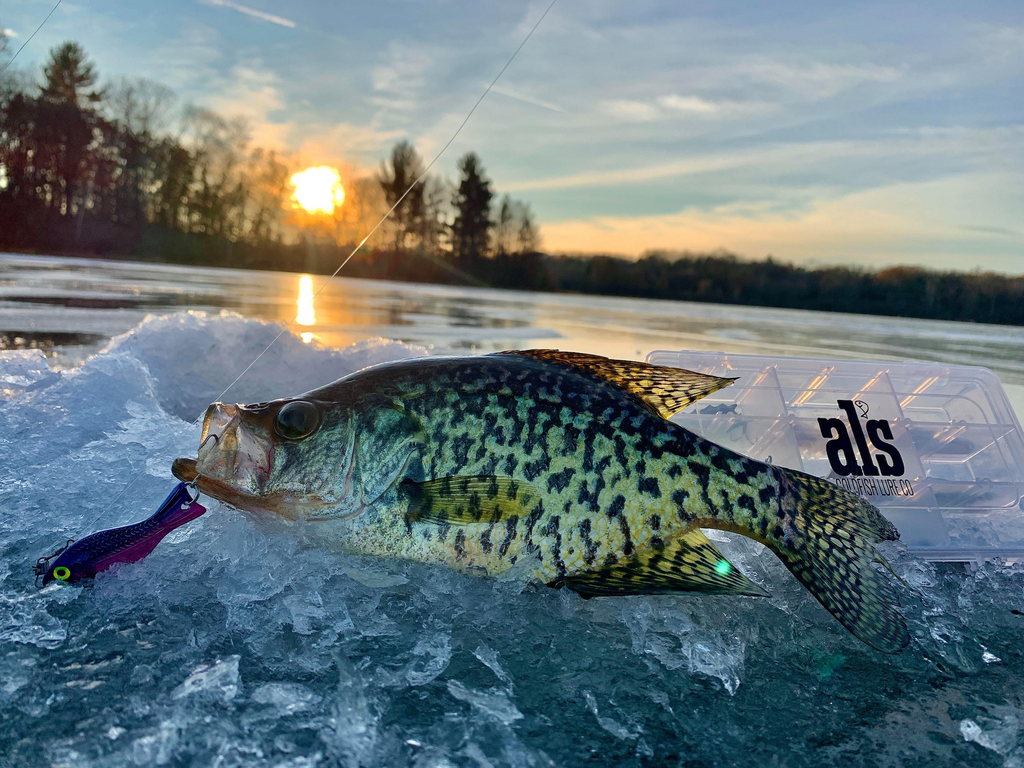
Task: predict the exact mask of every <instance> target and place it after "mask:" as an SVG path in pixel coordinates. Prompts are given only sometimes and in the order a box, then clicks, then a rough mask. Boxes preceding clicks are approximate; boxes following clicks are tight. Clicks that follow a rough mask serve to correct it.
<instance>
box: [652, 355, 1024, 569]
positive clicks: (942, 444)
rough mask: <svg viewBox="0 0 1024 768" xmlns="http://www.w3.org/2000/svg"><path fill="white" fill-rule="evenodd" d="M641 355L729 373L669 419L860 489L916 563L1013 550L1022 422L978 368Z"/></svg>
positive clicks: (1018, 548)
mask: <svg viewBox="0 0 1024 768" xmlns="http://www.w3.org/2000/svg"><path fill="white" fill-rule="evenodd" d="M647 362H649V363H653V364H655V365H669V366H673V367H677V368H686V369H689V370H693V371H699V372H701V373H708V374H713V375H715V376H729V377H739V378H738V380H737V381H736V382H735V383H733V384H732V385H731V386H729V387H726V388H725V389H721V390H719V391H718V392H714V393H712V394H711V395H708V396H707V397H704V398H702V399H701V400H699V401H697V402H696V403H694V404H692V405H690V406H688V407H687V408H685V409H684V410H683V411H682V412H681V413H679V414H677V415H676V416H674V417H673V418H672V421H674V422H676V423H678V424H680V425H682V426H684V427H686V428H687V429H690V430H692V431H694V432H696V433H698V434H700V435H701V436H703V437H705V438H707V439H708V440H712V441H714V442H716V443H718V444H719V445H723V446H725V447H727V448H730V449H731V450H734V451H737V452H739V453H743V454H745V455H747V456H750V457H752V458H755V459H758V460H760V461H770V462H771V463H773V464H776V465H778V466H783V467H789V468H792V469H799V470H802V471H804V472H807V473H809V474H812V475H816V476H818V477H823V478H827V479H829V480H831V481H832V482H834V483H836V484H837V485H839V486H841V487H843V488H846V489H848V490H850V491H853V492H855V493H858V494H860V495H861V496H863V497H864V498H866V499H867V500H868V501H870V502H871V503H872V504H874V505H875V506H876V507H878V508H879V509H880V510H881V511H882V513H883V514H884V515H885V516H886V517H887V518H888V519H889V520H891V521H892V522H893V524H894V525H895V526H896V527H897V529H898V530H899V531H900V538H901V540H902V541H903V542H904V543H905V544H906V545H907V546H908V547H909V549H910V550H911V551H913V552H915V553H917V554H918V555H920V556H922V557H924V558H925V559H928V560H933V561H950V562H979V561H982V560H986V559H990V558H997V557H998V558H1005V559H1008V560H1011V559H1017V558H1024V432H1022V430H1021V426H1020V423H1019V422H1018V420H1017V417H1016V415H1015V414H1014V412H1013V409H1012V407H1011V406H1010V402H1009V400H1008V399H1007V396H1006V392H1005V391H1004V390H1003V387H1002V384H1001V383H1000V381H999V378H998V377H997V376H996V375H995V374H994V373H993V372H992V371H990V370H988V369H987V368H979V367H972V366H963V365H947V364H944V363H927V362H914V361H908V362H904V363H891V362H870V361H861V360H828V359H816V358H800V357H774V356H762V355H734V354H727V353H724V352H691V351H679V352H670V351H658V352H652V353H651V354H650V355H648V356H647Z"/></svg>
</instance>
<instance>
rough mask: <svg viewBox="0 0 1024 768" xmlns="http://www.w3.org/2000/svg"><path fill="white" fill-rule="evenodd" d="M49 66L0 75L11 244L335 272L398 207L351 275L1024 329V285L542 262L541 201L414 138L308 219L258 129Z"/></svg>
mask: <svg viewBox="0 0 1024 768" xmlns="http://www.w3.org/2000/svg"><path fill="white" fill-rule="evenodd" d="M0 29H2V27H0ZM4 43H5V41H4V39H3V37H2V36H0V57H2V54H3V52H4ZM41 75H42V77H41V79H37V78H36V77H34V76H33V75H32V74H31V73H26V72H10V71H9V72H8V74H7V75H6V76H5V77H2V78H0V249H6V250H12V251H26V252H41V253H57V254H60V253H70V254H96V255H102V256H105V257H108V258H110V257H113V258H135V259H156V260H160V261H170V262H177V263H185V264H201V265H213V266H227V267H246V268H258V269H276V270H289V271H313V272H325V273H330V272H333V271H334V269H335V267H336V266H337V265H338V264H339V263H341V261H342V260H343V259H345V258H346V257H347V256H348V254H349V253H350V252H351V249H352V246H353V244H355V243H357V242H359V241H360V240H361V239H362V238H363V237H364V236H365V234H366V233H367V232H368V231H370V229H371V228H372V227H373V226H374V225H375V224H376V223H377V222H378V221H379V220H380V217H381V216H382V215H383V213H384V212H386V211H388V210H389V209H391V208H392V207H393V208H394V211H393V213H392V214H391V216H390V217H389V219H388V220H387V221H386V222H385V224H384V226H382V227H381V228H380V230H378V232H377V233H376V234H375V235H374V237H373V238H372V239H371V240H370V241H369V242H368V244H367V247H366V248H364V249H363V250H362V251H361V252H360V253H359V254H358V255H357V257H356V258H354V259H353V260H352V261H351V262H350V263H349V264H348V266H346V268H345V274H346V275H349V276H352V277H369V278H386V279H394V280H407V281H418V282H439V283H455V284H467V285H487V286H493V287H501V288H516V289H527V290H542V291H569V292H577V293H591V294H606V295H619V296H635V297H642V298H655V299H676V300H688V301H707V302H718V303H727V304H744V305H751V306H768V307H781V308H794V309H817V310H829V311H839V312H857V313H866V314H879V315H902V316H908V317H921V318H934V319H945V320H967V321H975V322H988V323H1004V324H1012V325H1024V277H1007V276H1005V275H993V274H985V273H970V274H968V273H962V272H944V273H940V272H935V271H931V270H925V269H919V268H909V267H896V268H891V269H885V270H882V271H879V272H871V271H867V270H860V269H856V268H847V267H828V268H819V269H807V268H803V267H797V266H793V265H789V264H784V263H780V262H778V261H775V260H773V259H771V258H768V259H767V260H764V261H743V260H740V259H738V258H737V257H735V256H734V255H732V254H729V253H725V252H720V253H712V254H692V253H688V252H675V253H674V252H652V253H648V254H646V255H644V256H643V257H642V258H640V259H636V260H632V259H626V258H622V257H616V256H610V255H607V256H605V255H598V256H558V255H549V254H544V253H541V252H540V250H539V248H540V236H539V232H538V229H537V226H536V223H535V221H534V218H533V214H532V212H531V210H530V207H529V206H528V205H527V204H525V203H522V202H520V201H516V200H513V199H512V198H510V197H509V196H508V195H505V196H501V197H499V196H498V195H497V194H496V193H495V191H494V188H493V185H492V182H491V180H490V179H489V178H488V177H487V174H486V171H485V170H484V167H483V165H482V163H481V160H480V158H479V157H478V156H477V155H476V154H474V153H472V152H471V153H467V154H466V155H464V156H463V157H462V158H461V159H460V160H459V163H458V171H459V178H458V180H457V181H456V182H455V183H450V182H447V181H444V180H441V179H438V178H437V177H434V176H428V175H425V174H424V168H425V165H424V162H423V159H422V158H421V157H420V155H419V154H418V153H417V151H416V149H415V147H414V146H413V145H412V144H410V143H409V142H406V141H402V142H399V143H398V144H396V145H395V146H394V147H393V149H392V151H391V153H390V155H389V156H388V158H387V159H386V160H385V161H384V162H382V163H381V166H380V169H379V170H378V171H377V173H376V174H374V175H373V176H370V177H364V178H358V179H352V180H348V183H347V185H346V200H345V203H344V204H343V205H341V206H339V207H338V208H336V209H335V210H334V212H333V213H332V214H330V215H319V214H318V215H316V216H309V215H305V214H303V212H302V211H298V210H295V209H294V208H289V206H288V204H287V203H288V199H289V197H290V184H289V179H290V176H291V174H292V172H294V171H295V170H298V169H297V168H295V167H294V165H293V163H294V160H293V159H291V158H289V157H286V156H283V155H281V154H280V153H277V152H274V151H272V150H267V149H264V148H260V147H253V146H251V145H250V141H249V136H248V131H247V126H246V125H245V124H244V122H241V121H239V120H233V119H227V118H224V117H222V116H220V115H217V114H216V113H214V112H211V111H209V110H205V109H201V108H198V107H194V106H189V105H186V106H185V107H182V108H178V107H177V106H176V97H175V95H174V94H173V92H171V91H170V90H169V89H168V88H166V87H164V86H162V85H159V84H157V83H153V82H151V81H147V80H141V79H126V78H118V79H114V80H111V81H109V82H107V83H105V84H104V85H103V86H102V87H98V83H99V77H98V74H97V72H96V70H95V67H94V66H93V64H92V63H91V62H90V61H89V59H88V57H87V55H86V54H85V51H84V50H82V48H81V46H79V45H77V44H76V43H72V42H68V43H64V44H62V45H60V46H57V47H56V48H54V49H53V50H52V51H51V52H50V56H49V59H48V60H47V62H46V64H45V66H44V67H43V70H42V72H41ZM421 176H422V177H423V178H422V180H421V181H420V182H419V183H417V184H415V185H414V186H413V187H412V189H411V190H410V189H409V187H410V185H412V183H413V181H415V180H416V179H419V178H420V177H421ZM407 190H408V193H407ZM403 195H404V197H403Z"/></svg>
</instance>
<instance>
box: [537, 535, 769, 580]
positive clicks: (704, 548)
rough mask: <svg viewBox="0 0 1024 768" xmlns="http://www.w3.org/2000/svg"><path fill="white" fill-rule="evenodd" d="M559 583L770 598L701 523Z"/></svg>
mask: <svg viewBox="0 0 1024 768" xmlns="http://www.w3.org/2000/svg"><path fill="white" fill-rule="evenodd" d="M563 585H564V586H566V587H568V588H569V589H571V590H573V591H574V592H577V593H579V594H580V595H582V596H583V597H599V596H613V595H657V594H665V593H670V592H703V593H705V594H710V595H751V596H753V597H771V595H769V594H768V593H767V592H765V591H764V590H763V589H761V587H759V586H758V585H757V584H755V583H754V582H752V581H751V580H750V579H748V578H747V577H746V576H744V575H743V573H742V572H741V571H740V569H739V568H737V567H736V566H735V565H733V564H732V563H730V562H729V561H728V560H726V559H725V557H724V556H723V555H722V553H721V552H719V551H718V549H716V548H715V545H714V544H712V543H711V542H710V541H708V538H707V537H706V536H705V535H704V534H703V533H702V532H701V530H700V528H691V529H689V530H687V531H686V532H684V533H683V534H682V535H680V536H678V537H677V538H674V539H670V540H669V541H666V542H665V543H664V545H663V546H662V547H660V548H658V547H653V546H652V547H645V548H644V549H643V550H641V551H639V552H638V553H637V554H635V555H633V556H632V557H630V558H628V559H623V560H621V561H619V562H618V563H616V564H615V565H612V566H609V567H606V568H602V569H601V570H599V571H594V572H592V573H584V574H580V575H578V576H570V577H569V578H566V579H561V580H559V581H557V582H553V583H552V584H551V586H553V587H559V586H563Z"/></svg>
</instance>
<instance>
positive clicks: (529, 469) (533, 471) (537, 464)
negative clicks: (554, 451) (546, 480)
mask: <svg viewBox="0 0 1024 768" xmlns="http://www.w3.org/2000/svg"><path fill="white" fill-rule="evenodd" d="M549 469H551V457H550V456H548V455H547V454H541V455H540V458H538V459H536V460H535V461H528V462H526V463H525V464H524V465H523V474H524V475H525V476H526V479H527V480H530V481H533V480H536V479H537V478H538V477H540V476H541V475H542V474H543V473H544V472H547V471H548V470H549Z"/></svg>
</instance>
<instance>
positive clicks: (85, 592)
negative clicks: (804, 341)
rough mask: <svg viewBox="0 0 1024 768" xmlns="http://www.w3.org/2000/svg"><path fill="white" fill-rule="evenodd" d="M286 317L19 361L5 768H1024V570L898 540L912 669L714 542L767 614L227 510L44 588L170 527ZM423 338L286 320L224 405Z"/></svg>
mask: <svg viewBox="0 0 1024 768" xmlns="http://www.w3.org/2000/svg"><path fill="white" fill-rule="evenodd" d="M278 331H279V328H278V327H277V326H273V325H267V324H264V323H260V322H254V321H251V320H245V319H243V318H241V317H239V316H236V315H227V314H225V315H219V316H218V315H214V316H205V315H201V314H179V315H173V316H168V317H163V318H159V319H156V320H152V319H151V320H147V321H146V322H144V323H143V324H142V325H141V326H139V327H138V328H137V329H136V330H135V331H133V332H132V333H130V334H127V335H126V336H123V337H120V338H118V339H116V340H114V341H113V342H112V343H111V344H110V345H109V346H108V348H107V349H105V350H104V351H103V352H101V353H100V354H97V355H96V356H94V357H92V358H90V359H89V360H87V361H86V362H85V363H84V365H82V366H81V367H79V368H77V369H70V370H64V371H60V372H56V371H51V370H50V369H49V368H48V367H47V364H46V361H45V359H44V358H43V357H42V355H41V354H39V353H36V352H8V353H2V354H0V456H2V461H0V510H2V514H0V552H2V557H0V716H2V718H3V720H2V722H3V729H2V730H0V765H2V766H23V765H69V766H70V765H73V766H75V768H84V767H86V766H102V767H107V766H109V767H111V768H113V767H114V766H135V765H174V766H177V765H219V766H249V765H252V766H291V767H292V768H299V767H300V766H373V765H379V766H398V765H414V766H448V765H450V766H462V765H467V766H524V767H525V766H550V765H557V766H576V765H582V764H593V765H673V766H675V765H686V766H718V765H722V766H726V765H764V764H768V765H770V764H778V765H787V766H819V765H829V764H834V765H854V766H875V765H892V766H896V765H901V766H902V765H907V766H914V765H917V766H936V765H977V766H1004V765H1005V766H1020V765H1022V760H1024V745H1022V733H1024V727H1022V719H1021V718H1022V714H1021V710H1022V707H1024V702H1022V701H1021V698H1020V697H1021V693H1020V692H1021V690H1024V674H1022V673H1024V654H1022V653H1021V650H1020V649H1021V648H1022V647H1024V644H1022V640H1024V565H1021V564H1012V563H988V564H986V565H984V566H981V567H971V568H967V567H959V566H936V565H932V564H928V563H924V562H921V561H920V560H918V559H916V558H914V557H912V556H910V555H908V554H907V553H906V552H905V551H904V550H901V549H900V548H899V547H898V546H895V547H889V548H888V549H887V550H886V552H887V555H888V556H889V557H890V559H891V561H892V562H893V565H894V568H895V569H896V571H897V573H898V574H899V575H900V576H901V578H903V579H904V580H905V581H906V582H907V583H908V585H909V586H910V587H911V588H912V589H913V590H916V591H910V590H903V591H902V594H903V599H904V610H905V612H906V614H907V619H908V624H909V626H910V629H911V634H912V636H913V643H912V645H911V647H910V648H909V649H908V650H907V651H906V652H905V653H904V654H902V655H900V656H896V657H887V656H884V655H881V654H878V653H876V652H874V651H872V650H871V649H870V648H867V647H866V646H864V645H862V644H861V643H859V642H858V641H857V640H855V639H853V638H852V637H851V636H850V635H848V634H847V633H846V632H845V631H844V630H843V629H842V628H841V627H840V626H839V625H838V624H837V623H836V622H835V621H834V620H833V619H832V618H831V617H830V616H829V615H828V614H827V613H825V611H824V610H822V609H821V607H820V606H819V605H818V604H817V603H816V602H815V601H814V600H813V598H811V597H810V596H809V595H808V594H807V592H806V591H805V590H804V589H803V588H802V587H800V586H799V585H798V584H797V583H796V581H795V580H794V579H793V578H792V577H791V576H790V575H789V573H788V572H787V571H786V569H785V568H784V567H783V566H782V565H781V564H780V563H779V562H778V560H776V559H775V558H774V556H772V555H771V554H770V553H768V552H766V551H765V550H764V549H763V548H762V547H761V546H760V545H758V544H756V543H754V542H751V541H749V540H747V539H744V538H742V537H739V536H735V535H731V534H728V535H727V534H721V533H717V532H709V535H711V536H712V538H714V540H715V541H716V545H717V546H718V547H719V548H720V549H721V550H722V551H723V552H724V553H725V554H726V556H727V557H729V558H730V559H731V560H732V562H734V563H735V564H736V565H737V566H739V567H740V568H742V569H743V570H744V571H745V572H746V573H747V574H748V575H749V576H750V577H751V578H752V579H754V580H755V581H757V582H758V583H759V584H762V585H764V586H765V587H766V588H768V589H769V591H771V593H772V595H773V597H772V598H771V599H770V600H764V599H761V600H759V599H750V598H728V597H720V598H714V597H697V596H679V597H671V596H655V597H636V598H622V599H595V600H590V601H584V600H582V599H580V598H579V597H578V596H576V595H575V594H573V593H570V592H567V591H564V590H563V591H556V590H550V589H547V588H543V587H533V586H525V585H523V584H522V583H521V582H519V581H516V580H514V579H513V580H486V579H479V578H476V577H473V576H467V575H460V574H456V573H453V572H451V571H448V570H446V569H444V568H441V567H428V566H422V565H415V564H409V563H401V562H390V561H383V560H376V559H373V558H345V557H342V556H339V555H336V554H332V553H328V552H324V551H321V550H317V549H308V548H303V546H301V545H300V544H299V542H298V541H297V540H296V538H295V537H293V536H291V535H289V534H288V533H287V531H281V530H265V529H263V528H260V527H258V526H257V525H256V524H254V523H253V522H252V521H251V520H250V519H249V518H247V517H246V516H245V515H243V514H241V513H238V512H235V511H233V510H231V509H229V508H227V507H224V506H223V505H220V504H218V503H216V502H211V503H210V505H209V507H210V511H209V512H208V513H207V514H206V515H204V516H203V517H201V518H200V519H198V520H197V521H195V522H194V523H192V524H190V525H188V526H186V527H185V528H182V529H180V530H179V531H176V532H175V533H174V534H173V535H172V536H169V537H168V538H167V539H165V540H164V542H163V543H161V545H160V546H159V547H158V548H157V549H156V551H155V552H154V553H153V554H152V555H151V556H150V557H148V558H147V559H146V560H145V561H143V562H141V563H135V564H130V565H121V566H117V567H115V568H114V569H112V570H111V571H109V572H107V573H104V574H101V575H100V576H99V577H98V578H97V579H96V580H95V581H94V582H92V583H86V584H84V585H82V586H68V585H61V584H51V585H49V586H48V587H47V588H46V589H43V590H37V589H36V588H35V587H34V586H33V580H32V575H31V565H32V564H33V563H34V562H35V559H36V558H37V557H39V556H41V555H44V554H49V553H50V552H52V551H54V550H55V549H56V548H57V547H59V546H60V545H62V544H63V543H64V541H65V540H66V539H67V538H70V537H80V536H82V535H85V534H87V533H90V532H92V531H95V530H97V529H99V528H106V527H110V526H115V525H124V524H126V523H129V522H133V521H137V520H140V519H143V518H145V517H147V516H149V515H150V514H151V513H152V511H153V509H154V508H155V505H156V504H158V503H159V502H160V501H161V500H162V499H163V498H164V497H165V496H166V494H167V492H168V490H169V488H170V486H171V484H172V483H173V479H172V478H171V475H170V463H171V460H172V459H173V458H174V457H176V456H183V455H187V454H190V453H193V452H194V450H195V446H196V443H197V438H198V432H199V428H198V427H196V426H193V425H192V424H191V421H192V419H193V418H194V417H195V416H197V415H198V414H199V413H200V412H201V411H202V409H203V408H204V407H205V405H206V404H207V402H208V401H209V400H210V399H211V398H213V397H215V396H216V395H217V394H218V393H219V392H220V391H221V390H222V389H223V388H224V387H225V386H227V384H228V383H229V382H230V381H231V380H232V379H233V378H234V377H235V376H236V375H237V374H238V372H240V371H241V370H242V368H244V366H245V365H247V364H248V362H249V361H251V360H252V358H253V357H255V356H256V355H257V354H258V353H259V352H260V351H262V349H263V348H264V347H265V346H266V344H267V343H269V341H270V340H271V339H273V337H274V336H275V335H276V334H277V333H278ZM419 354H423V350H420V349H416V348H412V347H408V346H406V345H401V344H396V343H391V342H386V341H382V340H377V341H367V342H364V343H362V344H359V345H357V346H355V347H353V348H348V349H343V350H332V349H325V348H321V347H318V346H316V345H307V344H303V343H302V342H301V340H300V339H297V338H295V337H293V336H291V335H288V334H286V335H285V336H284V337H282V339H281V340H280V341H279V342H278V343H277V344H276V345H275V346H274V348H272V350H271V352H268V353H267V355H266V356H264V358H263V359H262V360H261V361H260V362H259V363H257V365H256V366H255V367H254V368H253V370H252V371H251V372H250V373H249V374H248V375H247V376H246V377H245V378H243V380H242V382H241V383H240V384H239V385H238V386H237V388H235V389H233V390H232V391H231V392H230V393H229V394H228V395H227V397H226V399H229V400H232V401H235V400H240V401H244V400H257V399H267V398H271V397H278V396H284V395H290V394H295V393H297V392H301V391H304V390H307V389H310V388H312V387H315V386H318V385H320V384H323V383H326V382H327V381H330V380H332V379H334V378H337V377H338V376H341V375H344V374H346V373H349V372H350V371H353V370H356V369H357V368H360V367H363V366H365V365H368V364H370V363H374V362H380V361H383V360H391V359H396V358H401V357H407V356H410V355H419ZM131 477H136V479H135V481H134V484H133V485H132V486H131V488H130V489H129V490H128V492H127V493H125V494H124V496H123V497H122V498H121V499H119V500H116V501H115V499H117V497H118V494H120V493H121V492H122V490H123V489H124V486H125V483H126V481H127V480H128V479H129V478H131Z"/></svg>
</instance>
